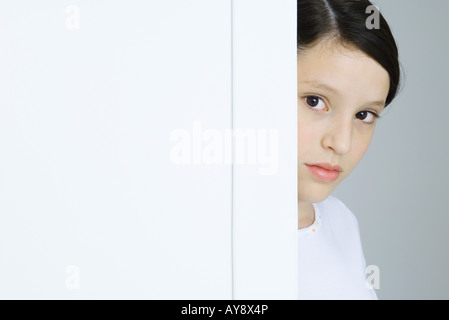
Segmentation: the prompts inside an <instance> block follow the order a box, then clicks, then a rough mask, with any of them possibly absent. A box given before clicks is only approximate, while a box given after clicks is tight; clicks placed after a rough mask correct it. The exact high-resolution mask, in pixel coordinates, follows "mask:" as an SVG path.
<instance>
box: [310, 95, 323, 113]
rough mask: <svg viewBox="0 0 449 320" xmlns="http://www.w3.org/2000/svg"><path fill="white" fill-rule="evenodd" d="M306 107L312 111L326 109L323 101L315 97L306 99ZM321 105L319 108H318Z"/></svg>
mask: <svg viewBox="0 0 449 320" xmlns="http://www.w3.org/2000/svg"><path fill="white" fill-rule="evenodd" d="M306 103H307V105H308V106H309V107H310V108H312V109H314V110H322V108H325V107H326V104H325V103H324V101H323V100H322V99H321V98H319V97H317V96H308V97H306ZM320 104H321V107H320Z"/></svg>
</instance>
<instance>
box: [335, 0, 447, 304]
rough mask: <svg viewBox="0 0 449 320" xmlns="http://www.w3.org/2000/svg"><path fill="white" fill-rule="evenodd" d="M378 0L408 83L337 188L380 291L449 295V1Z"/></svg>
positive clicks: (396, 295)
mask: <svg viewBox="0 0 449 320" xmlns="http://www.w3.org/2000/svg"><path fill="white" fill-rule="evenodd" d="M374 3H375V4H377V5H378V6H379V7H380V11H381V13H382V14H383V15H384V17H385V18H386V20H387V21H388V23H389V25H390V27H391V29H392V32H393V34H394V36H395V38H396V40H397V43H398V47H399V53H400V59H401V65H402V68H403V75H405V78H404V79H403V85H402V87H403V89H402V91H401V92H400V94H399V96H398V97H397V99H396V100H395V101H393V103H392V104H391V105H390V106H388V107H387V109H386V110H385V111H384V113H383V115H384V117H383V118H382V119H380V121H379V122H378V124H377V127H376V132H375V134H374V137H373V140H372V143H371V146H370V148H369V149H368V151H367V153H366V154H365V157H364V158H363V159H362V161H361V162H360V163H359V165H358V166H357V167H356V168H355V169H354V171H353V173H352V174H351V175H350V176H349V177H348V178H347V179H346V180H345V181H344V182H343V183H342V184H341V185H340V186H338V188H337V189H336V190H335V191H334V193H333V194H334V195H335V196H337V197H338V198H340V199H341V200H342V201H343V202H344V203H345V204H346V205H347V206H348V207H349V208H350V209H351V210H352V211H353V212H354V214H355V215H356V216H357V218H358V220H359V224H360V232H361V237H362V244H363V248H364V252H365V258H366V263H367V265H377V266H378V267H379V269H380V289H379V290H377V295H378V297H379V299H448V298H449V276H448V271H449V258H448V250H447V245H448V244H449V232H448V225H449V216H448V212H449V210H448V209H447V199H448V195H449V194H448V190H447V184H448V181H449V169H448V166H449V151H448V149H447V139H448V137H449V109H448V96H447V94H448V93H449V81H448V77H449V63H448V61H447V59H448V58H449V41H448V40H449V39H448V35H447V34H448V29H449V20H448V19H447V15H448V14H449V1H447V0H431V1H418V0H413V1H411V0H395V1H392V0H382V1H381V0H378V1H375V2H374Z"/></svg>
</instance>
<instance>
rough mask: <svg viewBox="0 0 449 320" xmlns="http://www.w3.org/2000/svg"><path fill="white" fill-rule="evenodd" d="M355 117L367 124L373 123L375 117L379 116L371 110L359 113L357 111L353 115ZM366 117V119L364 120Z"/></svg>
mask: <svg viewBox="0 0 449 320" xmlns="http://www.w3.org/2000/svg"><path fill="white" fill-rule="evenodd" d="M355 117H356V118H357V119H360V120H362V121H363V122H365V123H367V124H372V123H374V121H376V119H377V118H379V116H378V115H377V114H375V113H373V112H371V111H360V112H359V113H357V114H356V115H355ZM366 119H368V120H366Z"/></svg>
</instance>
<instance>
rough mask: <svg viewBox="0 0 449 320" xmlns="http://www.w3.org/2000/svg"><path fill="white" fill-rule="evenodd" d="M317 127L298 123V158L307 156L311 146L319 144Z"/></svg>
mask: <svg viewBox="0 0 449 320" xmlns="http://www.w3.org/2000/svg"><path fill="white" fill-rule="evenodd" d="M318 131H319V130H318V128H317V126H311V125H306V124H305V123H301V122H300V121H298V157H301V156H303V155H304V154H307V153H308V151H309V150H311V149H312V148H313V145H314V144H315V145H316V144H317V143H319V141H318V140H317V139H319V135H318Z"/></svg>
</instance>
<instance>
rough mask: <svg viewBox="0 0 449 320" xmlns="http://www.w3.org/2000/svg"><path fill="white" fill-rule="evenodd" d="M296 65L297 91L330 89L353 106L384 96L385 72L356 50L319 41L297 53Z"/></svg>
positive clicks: (388, 84) (385, 95) (387, 88)
mask: <svg viewBox="0 0 449 320" xmlns="http://www.w3.org/2000/svg"><path fill="white" fill-rule="evenodd" d="M297 62H298V63H297V66H298V90H299V91H304V90H311V89H314V88H316V89H320V90H324V89H329V88H330V89H331V91H332V92H331V93H332V94H334V95H339V96H341V97H345V98H346V99H353V100H354V102H356V101H357V103H362V102H364V101H365V100H366V101H368V100H385V99H386V97H387V95H388V90H389V87H390V80H389V75H388V72H387V71H386V70H385V69H384V68H383V67H382V66H381V65H380V64H379V63H378V62H377V61H375V60H374V59H372V58H371V57H369V56H367V55H366V54H365V53H363V52H361V51H359V50H356V49H350V48H346V47H343V46H341V45H329V43H327V42H324V41H323V42H321V43H318V44H317V45H315V46H313V47H311V48H309V49H306V50H305V51H303V52H301V53H300V54H298V61H297ZM327 91H329V90H327Z"/></svg>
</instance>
